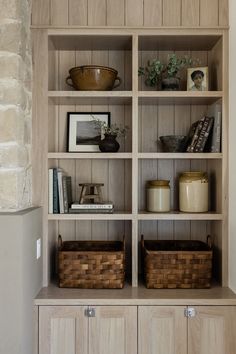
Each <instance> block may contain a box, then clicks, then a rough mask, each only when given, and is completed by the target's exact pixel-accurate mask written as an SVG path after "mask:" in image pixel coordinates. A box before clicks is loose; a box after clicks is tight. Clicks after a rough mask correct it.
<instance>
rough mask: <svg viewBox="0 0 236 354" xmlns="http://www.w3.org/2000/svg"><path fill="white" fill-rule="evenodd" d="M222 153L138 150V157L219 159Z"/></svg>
mask: <svg viewBox="0 0 236 354" xmlns="http://www.w3.org/2000/svg"><path fill="white" fill-rule="evenodd" d="M222 157H223V155H222V154H221V153H217V154H216V153H206V152H204V153H187V152H182V153H179V152H177V153H169V152H140V153H138V158H139V159H163V160H169V159H171V160H182V159H183V160H195V159H197V160H199V159H206V160H221V159H222Z"/></svg>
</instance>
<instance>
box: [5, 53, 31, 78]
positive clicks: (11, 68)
mask: <svg viewBox="0 0 236 354" xmlns="http://www.w3.org/2000/svg"><path fill="white" fill-rule="evenodd" d="M25 77H28V71H27V69H26V66H25V63H24V62H23V60H22V58H21V56H20V55H18V54H14V53H8V52H0V78H1V79H16V80H24V79H25Z"/></svg>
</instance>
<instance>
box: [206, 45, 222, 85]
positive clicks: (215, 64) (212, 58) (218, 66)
mask: <svg viewBox="0 0 236 354" xmlns="http://www.w3.org/2000/svg"><path fill="white" fill-rule="evenodd" d="M222 45H223V43H222V39H220V40H219V41H218V42H217V43H216V45H215V46H214V48H213V49H212V50H211V51H210V52H209V55H208V56H209V60H208V61H209V85H210V90H222V84H223V83H222V80H223V53H222Z"/></svg>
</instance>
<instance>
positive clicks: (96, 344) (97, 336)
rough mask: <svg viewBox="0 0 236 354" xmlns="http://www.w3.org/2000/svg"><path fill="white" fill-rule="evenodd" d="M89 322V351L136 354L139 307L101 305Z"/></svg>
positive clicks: (92, 353) (93, 353)
mask: <svg viewBox="0 0 236 354" xmlns="http://www.w3.org/2000/svg"><path fill="white" fill-rule="evenodd" d="M95 311H96V317H93V318H90V322H89V332H90V339H92V340H90V341H89V353H90V354H97V353H104V354H108V353H112V354H136V353H137V341H136V340H135V338H137V308H136V307H134V306H106V307H105V306H100V307H96V308H95Z"/></svg>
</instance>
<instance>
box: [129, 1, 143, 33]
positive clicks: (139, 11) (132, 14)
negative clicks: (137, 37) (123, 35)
mask: <svg viewBox="0 0 236 354" xmlns="http://www.w3.org/2000/svg"><path fill="white" fill-rule="evenodd" d="M125 25H126V26H135V27H137V26H143V0H126V2H125Z"/></svg>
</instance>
